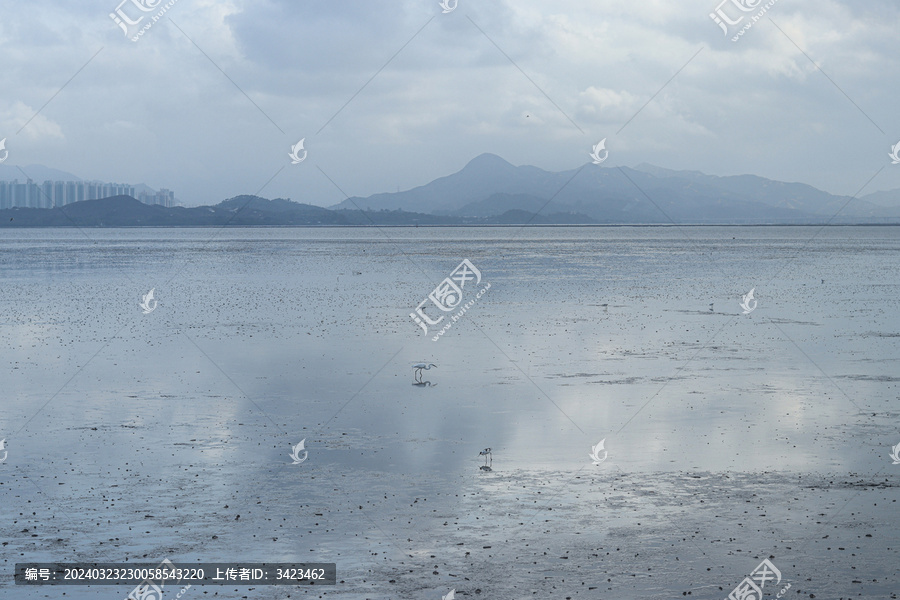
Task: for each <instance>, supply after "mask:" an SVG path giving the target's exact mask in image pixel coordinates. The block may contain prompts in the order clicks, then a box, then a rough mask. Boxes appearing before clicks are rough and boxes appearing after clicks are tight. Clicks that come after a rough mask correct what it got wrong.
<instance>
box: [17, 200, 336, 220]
mask: <svg viewBox="0 0 900 600" xmlns="http://www.w3.org/2000/svg"><path fill="white" fill-rule="evenodd" d="M349 224H350V223H349V221H348V220H347V219H346V217H344V216H343V215H340V214H338V213H335V212H333V211H330V210H328V209H325V208H321V207H318V206H310V205H308V204H299V203H296V202H290V201H288V200H282V199H276V200H266V199H264V198H258V197H256V196H238V197H236V198H231V199H230V200H225V201H224V202H221V203H219V204H217V205H216V206H198V207H194V208H184V207H180V206H176V207H173V208H166V207H163V206H156V205H149V204H144V203H142V202H140V201H138V200H136V199H135V198H132V197H131V196H114V197H112V198H103V199H101V200H85V201H82V202H73V203H72V204H67V205H66V206H63V207H60V208H9V209H6V210H0V227H148V226H154V227H162V226H168V227H202V226H211V225H215V226H224V225H235V226H248V225H349Z"/></svg>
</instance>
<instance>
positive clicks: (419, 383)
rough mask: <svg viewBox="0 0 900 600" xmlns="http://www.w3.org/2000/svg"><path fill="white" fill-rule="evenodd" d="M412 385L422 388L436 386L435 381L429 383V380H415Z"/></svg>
mask: <svg viewBox="0 0 900 600" xmlns="http://www.w3.org/2000/svg"><path fill="white" fill-rule="evenodd" d="M413 385H414V386H416V387H420V388H423V387H437V384H436V383H431V382H430V381H417V382H416V383H414V384H413Z"/></svg>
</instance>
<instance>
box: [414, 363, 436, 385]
mask: <svg viewBox="0 0 900 600" xmlns="http://www.w3.org/2000/svg"><path fill="white" fill-rule="evenodd" d="M431 367H434V368H435V369H437V365H433V364H431V363H427V364H426V363H416V364H414V365H413V369H415V370H416V372H415V373H413V377H415V379H416V381H417V382H418V383H422V369H425V370H426V371H427V370H429V369H431Z"/></svg>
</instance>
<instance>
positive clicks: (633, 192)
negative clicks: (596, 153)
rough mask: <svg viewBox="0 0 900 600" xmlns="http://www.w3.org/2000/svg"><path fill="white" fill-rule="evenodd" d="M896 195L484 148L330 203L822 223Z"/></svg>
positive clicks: (896, 216)
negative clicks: (466, 158)
mask: <svg viewBox="0 0 900 600" xmlns="http://www.w3.org/2000/svg"><path fill="white" fill-rule="evenodd" d="M895 196H896V198H897V203H896V205H894V204H890V203H884V202H874V201H869V200H867V199H865V198H857V199H851V198H850V197H847V196H835V195H832V194H829V193H827V192H823V191H821V190H818V189H816V188H814V187H812V186H809V185H805V184H801V183H785V182H781V181H774V180H770V179H765V178H763V177H757V176H754V175H739V176H734V177H717V176H714V175H705V174H703V173H700V172H699V171H672V170H669V169H663V168H660V167H655V166H652V165H646V164H644V165H640V166H638V167H636V168H634V169H632V168H628V167H622V168H606V167H603V166H598V165H592V164H588V165H585V166H583V167H581V168H579V169H572V170H569V171H561V172H550V171H545V170H543V169H539V168H537V167H532V166H521V167H516V166H513V165H511V164H510V163H508V162H507V161H505V160H503V159H502V158H500V157H499V156H496V155H493V154H482V155H480V156H478V157H476V158H474V159H473V160H472V161H470V162H469V163H468V164H467V165H466V166H465V167H463V169H462V170H460V171H458V172H457V173H454V174H452V175H448V176H446V177H441V178H439V179H436V180H434V181H432V182H431V183H428V184H425V185H423V186H419V187H416V188H413V189H411V190H406V191H402V192H396V193H383V194H375V195H372V196H369V197H366V198H359V197H354V198H350V199H348V200H345V201H344V202H341V203H340V204H338V205H336V206H333V207H332V208H333V209H338V210H352V209H357V208H362V209H365V210H375V211H378V210H404V211H416V212H420V213H426V214H434V215H446V216H456V217H461V218H469V217H477V218H483V219H487V218H491V217H498V216H500V215H503V214H506V213H507V212H508V211H528V212H536V211H541V213H542V214H548V213H559V214H569V213H577V214H580V215H582V216H583V217H585V218H587V219H589V220H590V221H593V222H598V223H672V222H674V223H820V222H826V221H828V220H829V219H831V218H832V217H834V216H835V215H838V216H837V218H835V219H834V222H836V223H841V222H874V223H880V222H900V190H898V191H897V192H896V194H895ZM891 198H894V196H891Z"/></svg>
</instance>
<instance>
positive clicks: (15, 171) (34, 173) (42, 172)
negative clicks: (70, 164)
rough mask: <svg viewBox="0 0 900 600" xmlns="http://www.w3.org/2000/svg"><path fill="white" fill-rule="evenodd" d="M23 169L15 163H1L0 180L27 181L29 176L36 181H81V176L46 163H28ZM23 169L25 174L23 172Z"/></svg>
mask: <svg viewBox="0 0 900 600" xmlns="http://www.w3.org/2000/svg"><path fill="white" fill-rule="evenodd" d="M21 169H22V170H21V171H20V170H19V167H16V166H14V165H7V164H0V181H15V180H16V179H18V180H19V183H25V181H26V180H28V179H29V178H30V179H31V180H32V181H33V182H35V183H43V182H45V181H47V180H50V181H81V177H78V176H76V175H72V174H71V173H67V172H66V171H60V170H59V169H52V168H50V167H45V166H44V165H28V166H27V167H21ZM23 171H24V172H25V175H23V174H22V172H23Z"/></svg>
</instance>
